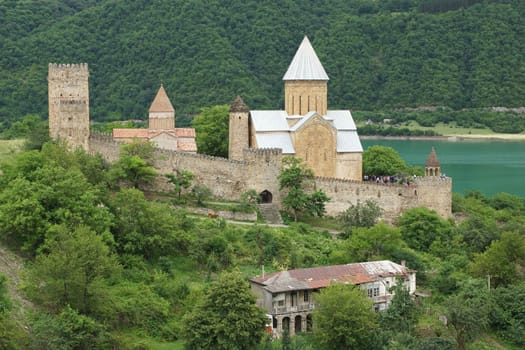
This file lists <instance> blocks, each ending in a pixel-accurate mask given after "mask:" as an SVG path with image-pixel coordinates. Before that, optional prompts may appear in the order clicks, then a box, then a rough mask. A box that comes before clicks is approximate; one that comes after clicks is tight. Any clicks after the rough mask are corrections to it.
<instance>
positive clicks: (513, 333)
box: [490, 283, 525, 347]
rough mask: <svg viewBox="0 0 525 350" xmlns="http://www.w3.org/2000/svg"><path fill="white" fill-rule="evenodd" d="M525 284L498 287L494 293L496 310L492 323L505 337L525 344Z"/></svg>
mask: <svg viewBox="0 0 525 350" xmlns="http://www.w3.org/2000/svg"><path fill="white" fill-rule="evenodd" d="M523 298H525V284H523V283H521V284H519V285H509V286H507V287H500V288H496V289H495V290H494V291H493V294H492V300H493V303H494V311H493V312H492V313H491V317H490V323H491V326H492V327H493V329H495V330H497V331H498V333H499V334H501V335H502V336H503V337H504V339H507V340H509V341H511V342H512V343H514V344H516V345H517V346H521V347H523V346H525V339H524V338H523V334H525V304H524V303H523V300H524V299H523Z"/></svg>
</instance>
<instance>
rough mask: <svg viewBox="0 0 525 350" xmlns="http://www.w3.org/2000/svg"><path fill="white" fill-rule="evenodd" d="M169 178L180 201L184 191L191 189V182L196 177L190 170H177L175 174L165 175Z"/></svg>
mask: <svg viewBox="0 0 525 350" xmlns="http://www.w3.org/2000/svg"><path fill="white" fill-rule="evenodd" d="M164 176H166V177H167V178H168V181H169V182H170V183H171V184H173V186H174V189H173V190H174V191H175V192H176V193H177V197H178V199H179V200H180V195H181V193H182V190H184V189H186V188H189V187H190V186H191V182H192V181H193V178H194V177H195V176H194V175H193V173H192V172H191V171H189V170H178V169H177V170H176V171H175V174H165V175H164Z"/></svg>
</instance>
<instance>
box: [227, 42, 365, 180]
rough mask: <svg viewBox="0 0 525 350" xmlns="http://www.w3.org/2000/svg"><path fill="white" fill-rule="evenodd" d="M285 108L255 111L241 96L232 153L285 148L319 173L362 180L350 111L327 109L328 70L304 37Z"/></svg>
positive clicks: (233, 112)
mask: <svg viewBox="0 0 525 350" xmlns="http://www.w3.org/2000/svg"><path fill="white" fill-rule="evenodd" d="M283 80H284V93H285V96H284V99H285V106H284V110H269V111H267V110H250V109H249V108H248V107H247V106H246V104H245V103H244V102H243V100H242V98H241V97H239V96H238V97H237V98H236V99H235V101H234V102H233V104H232V105H231V107H230V120H229V125H230V128H229V158H230V159H234V160H242V159H243V149H245V148H280V149H282V152H283V154H284V155H293V156H295V157H298V158H301V159H302V160H303V161H304V162H305V164H306V165H307V166H308V167H310V168H311V169H312V170H313V171H314V173H315V175H316V176H321V177H331V178H340V179H349V180H356V181H361V180H362V153H363V147H362V146H361V142H360V140H359V136H358V134H357V128H356V125H355V123H354V120H353V118H352V114H351V113H350V111H349V110H330V109H328V80H329V78H328V75H327V74H326V72H325V70H324V67H323V65H322V64H321V61H320V60H319V58H318V57H317V54H316V53H315V50H314V48H313V47H312V44H311V43H310V41H309V40H308V38H307V37H306V36H305V37H304V39H303V41H302V43H301V45H300V46H299V49H298V50H297V52H296V54H295V56H294V58H293V59H292V62H291V63H290V66H289V67H288V70H287V71H286V73H285V74H284V77H283Z"/></svg>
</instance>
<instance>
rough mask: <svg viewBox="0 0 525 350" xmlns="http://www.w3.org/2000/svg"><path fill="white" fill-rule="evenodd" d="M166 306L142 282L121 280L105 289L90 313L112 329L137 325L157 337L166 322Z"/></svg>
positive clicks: (166, 302)
mask: <svg viewBox="0 0 525 350" xmlns="http://www.w3.org/2000/svg"><path fill="white" fill-rule="evenodd" d="M169 307H170V305H169V302H168V301H167V300H165V299H164V298H162V297H160V296H159V295H157V294H156V293H155V292H154V291H153V290H152V288H151V287H150V286H148V285H147V284H146V283H144V282H137V283H135V282H132V281H126V280H121V281H119V283H118V284H116V285H114V286H112V287H111V288H110V289H108V291H107V295H106V296H105V298H104V299H103V300H101V301H100V302H99V303H98V305H97V308H96V309H95V310H94V313H95V314H96V315H97V316H98V317H99V318H101V319H104V320H106V322H108V324H110V325H111V326H112V327H113V328H114V329H118V330H125V329H138V330H142V331H144V332H145V333H146V334H149V335H152V336H157V337H160V336H161V335H162V334H163V332H164V326H165V325H166V324H167V323H168V316H169Z"/></svg>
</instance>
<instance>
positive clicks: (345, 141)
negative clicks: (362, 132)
mask: <svg viewBox="0 0 525 350" xmlns="http://www.w3.org/2000/svg"><path fill="white" fill-rule="evenodd" d="M337 152H363V146H361V141H360V140H359V135H357V131H355V130H350V131H346V130H338V131H337Z"/></svg>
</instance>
